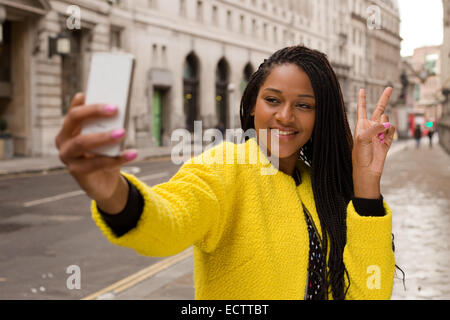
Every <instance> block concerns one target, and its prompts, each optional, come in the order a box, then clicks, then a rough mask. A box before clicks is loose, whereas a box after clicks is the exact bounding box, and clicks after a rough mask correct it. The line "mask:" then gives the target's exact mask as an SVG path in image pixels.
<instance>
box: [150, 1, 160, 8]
mask: <svg viewBox="0 0 450 320" xmlns="http://www.w3.org/2000/svg"><path fill="white" fill-rule="evenodd" d="M148 7H149V8H151V9H157V8H158V0H148Z"/></svg>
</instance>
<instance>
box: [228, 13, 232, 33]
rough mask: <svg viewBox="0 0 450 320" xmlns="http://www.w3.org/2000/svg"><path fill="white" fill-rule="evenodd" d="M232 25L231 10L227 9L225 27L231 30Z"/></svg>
mask: <svg viewBox="0 0 450 320" xmlns="http://www.w3.org/2000/svg"><path fill="white" fill-rule="evenodd" d="M232 26H233V23H232V16H231V11H230V10H228V11H227V29H228V30H231V29H232Z"/></svg>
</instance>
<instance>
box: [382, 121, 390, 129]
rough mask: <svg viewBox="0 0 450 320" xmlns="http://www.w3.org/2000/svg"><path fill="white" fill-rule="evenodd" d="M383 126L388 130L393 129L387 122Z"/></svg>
mask: <svg viewBox="0 0 450 320" xmlns="http://www.w3.org/2000/svg"><path fill="white" fill-rule="evenodd" d="M383 126H384V127H385V128H386V129H389V128H390V127H391V124H390V123H389V122H385V123H383Z"/></svg>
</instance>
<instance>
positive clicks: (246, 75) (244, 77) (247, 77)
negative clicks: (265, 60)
mask: <svg viewBox="0 0 450 320" xmlns="http://www.w3.org/2000/svg"><path fill="white" fill-rule="evenodd" d="M254 72H255V71H254V69H253V66H252V65H251V63H250V62H249V63H247V64H246V65H245V68H244V72H243V74H242V81H241V83H240V85H239V88H240V89H241V92H242V93H244V91H245V88H247V84H248V81H249V80H250V77H251V76H252V74H253V73H254Z"/></svg>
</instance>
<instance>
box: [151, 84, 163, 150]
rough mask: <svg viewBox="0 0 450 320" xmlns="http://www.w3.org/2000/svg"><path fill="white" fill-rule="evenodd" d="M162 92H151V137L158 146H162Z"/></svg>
mask: <svg viewBox="0 0 450 320" xmlns="http://www.w3.org/2000/svg"><path fill="white" fill-rule="evenodd" d="M162 123H163V119H162V92H161V91H160V90H155V91H154V92H153V137H154V138H155V139H156V142H157V144H158V147H160V146H162Z"/></svg>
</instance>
